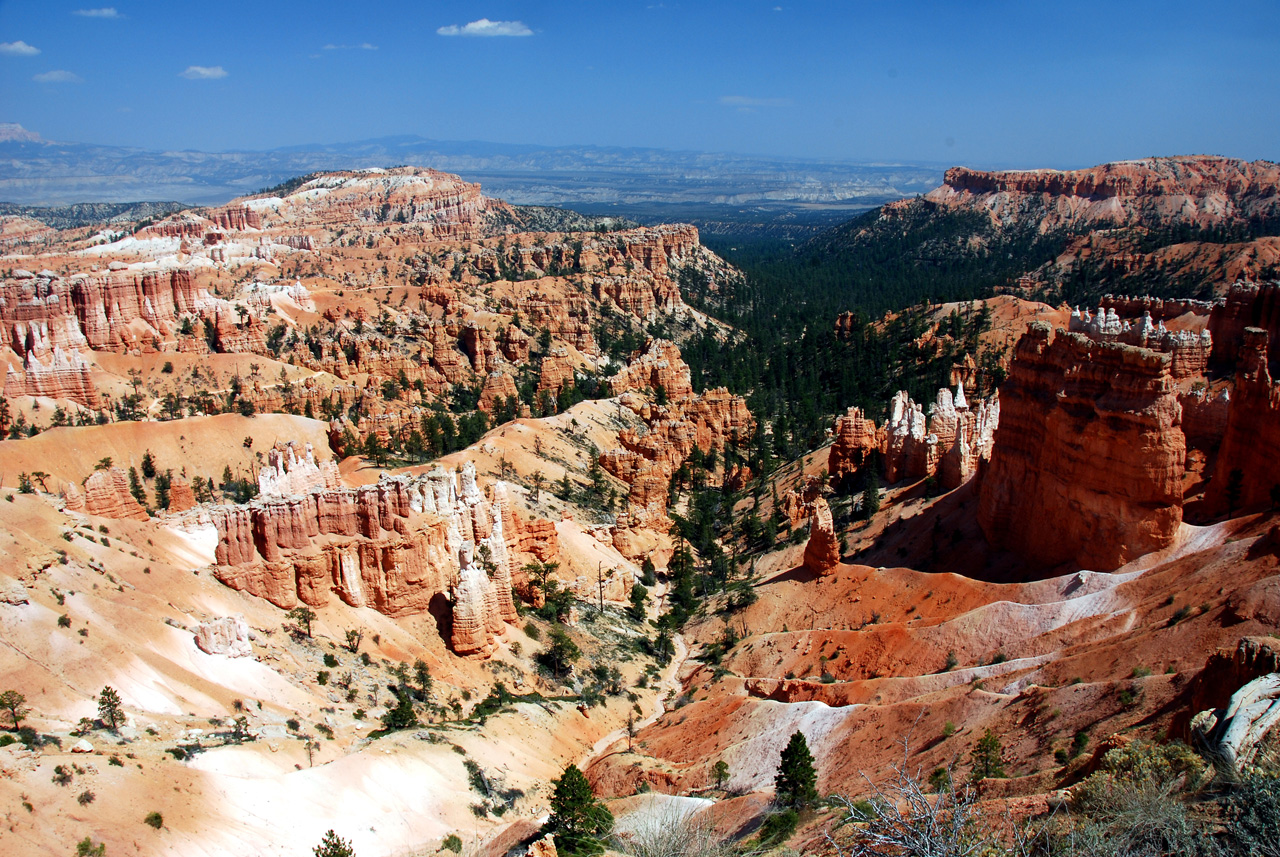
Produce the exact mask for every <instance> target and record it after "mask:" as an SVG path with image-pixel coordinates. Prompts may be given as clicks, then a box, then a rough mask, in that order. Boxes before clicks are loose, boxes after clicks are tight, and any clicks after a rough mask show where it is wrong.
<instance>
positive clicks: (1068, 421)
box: [979, 322, 1186, 571]
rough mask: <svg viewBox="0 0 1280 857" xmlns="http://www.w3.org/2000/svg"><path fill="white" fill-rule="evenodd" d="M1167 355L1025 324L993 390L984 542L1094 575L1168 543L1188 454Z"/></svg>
mask: <svg viewBox="0 0 1280 857" xmlns="http://www.w3.org/2000/svg"><path fill="white" fill-rule="evenodd" d="M1171 363H1172V359H1171V356H1170V355H1169V354H1165V353H1160V352H1156V351H1151V350H1149V349H1145V348H1139V347H1136V346H1131V345H1123V344H1118V343H1108V342H1096V341H1094V340H1091V339H1090V338H1089V337H1087V336H1085V335H1083V334H1081V333H1072V332H1068V331H1063V330H1059V331H1058V333H1057V335H1056V336H1054V335H1053V333H1052V331H1051V330H1050V328H1049V326H1048V325H1047V324H1044V323H1042V322H1037V323H1033V324H1032V325H1031V326H1030V327H1029V328H1028V330H1027V332H1026V334H1024V335H1023V337H1022V338H1021V339H1020V340H1019V341H1018V344H1017V346H1016V348H1015V352H1014V360H1013V363H1012V366H1011V367H1010V374H1009V379H1008V381H1006V383H1005V384H1004V386H1003V387H1002V388H1001V391H1000V397H1001V411H1002V413H1001V421H1000V428H999V430H998V431H997V432H996V436H995V445H994V448H993V450H992V454H991V463H990V466H989V467H988V469H987V470H986V472H985V474H984V476H983V481H982V488H981V495H980V505H979V522H980V524H981V525H982V529H983V531H984V532H985V533H986V536H987V538H988V540H990V541H991V542H992V543H993V544H995V545H997V546H1002V547H1005V548H1008V549H1010V550H1013V551H1015V552H1017V553H1019V554H1021V555H1022V556H1024V557H1025V558H1027V559H1028V560H1030V561H1032V562H1035V563H1038V564H1042V565H1045V566H1054V565H1058V564H1060V563H1066V562H1072V563H1078V564H1080V565H1082V566H1085V567H1088V568H1092V569H1095V570H1099V571H1110V570H1112V569H1114V568H1117V567H1118V566H1120V565H1123V564H1124V563H1125V562H1128V561H1129V560H1131V559H1134V558H1135V557H1137V556H1140V555H1142V554H1145V553H1149V552H1151V551H1154V550H1159V549H1161V548H1164V547H1167V546H1168V545H1169V544H1171V543H1172V541H1173V538H1174V535H1175V534H1176V532H1177V529H1178V526H1179V524H1180V523H1181V521H1182V484H1181V482H1182V474H1183V468H1184V464H1185V455H1186V445H1185V439H1184V437H1183V434H1182V430H1181V428H1180V425H1181V416H1182V414H1181V408H1180V406H1179V405H1178V401H1177V397H1176V391H1175V387H1174V383H1173V377H1172V375H1171Z"/></svg>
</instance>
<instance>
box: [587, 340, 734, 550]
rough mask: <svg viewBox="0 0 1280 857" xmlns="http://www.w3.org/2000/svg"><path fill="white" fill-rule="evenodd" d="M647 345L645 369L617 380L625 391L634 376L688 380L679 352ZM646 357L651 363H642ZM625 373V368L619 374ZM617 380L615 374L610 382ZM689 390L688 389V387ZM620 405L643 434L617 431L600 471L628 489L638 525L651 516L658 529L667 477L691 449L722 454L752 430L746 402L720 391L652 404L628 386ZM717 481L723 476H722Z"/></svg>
mask: <svg viewBox="0 0 1280 857" xmlns="http://www.w3.org/2000/svg"><path fill="white" fill-rule="evenodd" d="M649 345H650V348H648V349H646V351H645V352H644V355H643V356H641V357H640V358H639V360H641V361H642V362H644V363H645V365H646V367H647V368H646V369H644V370H641V371H639V372H637V373H633V374H629V375H628V377H627V379H625V380H623V381H621V382H618V383H619V386H622V387H628V386H629V385H630V384H631V383H633V382H634V381H635V380H636V379H637V378H641V379H646V380H647V379H652V378H653V377H654V375H655V373H659V372H660V373H661V377H666V378H668V379H680V378H685V379H687V378H688V377H689V367H688V365H686V364H685V362H684V360H683V359H681V357H680V352H679V349H677V348H675V346H674V345H671V344H670V343H667V342H664V341H663V340H651V341H650V343H649ZM659 354H660V355H661V357H658V356H657V355H659ZM645 357H653V358H654V359H652V360H648V361H645ZM659 364H661V366H660V365H659ZM629 372H630V370H629V368H628V369H624V370H623V372H622V373H619V374H620V375H622V374H626V373H629ZM616 380H617V376H615V378H614V379H613V381H616ZM613 381H611V383H613ZM643 388H644V389H652V388H651V387H648V386H645V387H643ZM689 388H690V390H691V389H692V385H691V384H690V385H689ZM664 389H665V387H664ZM677 389H682V387H679V386H677ZM621 402H622V404H623V405H625V406H626V407H628V408H630V409H631V410H632V411H634V412H636V413H637V414H639V415H640V417H641V418H642V419H643V420H644V421H645V425H646V431H645V432H643V433H641V432H636V431H631V430H625V431H622V432H619V434H618V441H619V442H620V443H621V444H622V447H621V448H619V449H612V450H606V451H605V452H604V453H602V454H601V455H600V459H599V460H600V466H601V467H603V468H604V469H605V470H607V471H609V472H610V473H612V474H613V475H614V476H616V477H618V478H619V479H621V480H622V481H623V482H625V483H627V484H628V485H629V486H630V489H629V491H628V496H627V499H628V504H629V508H630V512H631V513H632V516H633V517H635V518H636V520H637V521H639V520H644V519H650V518H651V519H652V520H653V521H654V522H655V523H657V524H659V525H661V524H662V522H663V521H665V519H666V505H667V490H668V487H669V485H670V482H671V477H672V475H673V474H674V473H675V472H676V471H677V470H678V469H679V468H680V465H681V464H683V463H684V461H685V460H686V459H687V458H688V457H689V456H690V455H691V454H692V453H693V451H694V449H698V450H700V451H701V452H703V453H709V452H711V451H713V450H716V451H720V450H723V449H724V447H725V444H726V443H733V442H742V441H745V440H746V439H748V438H749V437H750V436H751V434H752V432H753V431H754V429H755V420H754V419H753V418H752V416H751V412H750V411H749V410H747V403H746V400H745V399H743V398H742V397H741V396H735V395H733V394H731V393H730V392H729V391H728V390H726V389H724V388H718V389H715V390H707V391H705V392H703V393H701V394H698V395H695V394H693V393H692V392H688V393H686V394H684V395H683V396H682V397H681V398H679V399H678V400H671V401H668V403H667V404H666V405H658V404H655V403H652V402H650V401H649V400H648V399H646V398H644V397H642V396H639V395H636V394H635V392H634V388H631V389H629V390H628V392H626V393H624V394H623V395H622V397H621ZM719 478H723V473H721V474H719Z"/></svg>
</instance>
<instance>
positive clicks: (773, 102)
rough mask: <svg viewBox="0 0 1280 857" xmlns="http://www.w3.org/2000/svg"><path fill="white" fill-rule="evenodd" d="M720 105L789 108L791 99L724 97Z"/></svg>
mask: <svg viewBox="0 0 1280 857" xmlns="http://www.w3.org/2000/svg"><path fill="white" fill-rule="evenodd" d="M720 103H721V104H723V105H725V106H727V107H743V108H752V107H789V106H790V105H791V99H789V98H751V97H750V96H746V95H722V96H720Z"/></svg>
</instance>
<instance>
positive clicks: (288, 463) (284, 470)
mask: <svg viewBox="0 0 1280 857" xmlns="http://www.w3.org/2000/svg"><path fill="white" fill-rule="evenodd" d="M339 481H340V477H339V475H338V465H337V464H335V463H334V462H333V461H325V462H322V463H320V464H316V456H315V450H314V449H312V448H311V444H309V443H308V444H306V446H305V447H304V448H303V450H302V456H301V457H299V456H298V448H297V444H295V443H294V442H293V441H289V442H287V443H277V444H275V445H274V446H273V447H272V448H271V449H270V450H269V451H268V452H267V463H266V465H264V466H263V468H262V469H261V470H259V471H258V494H259V496H272V495H280V496H283V495H288V494H305V493H307V492H309V491H312V490H315V489H320V488H337V487H338V484H339ZM188 490H189V489H188ZM171 502H172V500H171Z"/></svg>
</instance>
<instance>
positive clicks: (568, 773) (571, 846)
mask: <svg viewBox="0 0 1280 857" xmlns="http://www.w3.org/2000/svg"><path fill="white" fill-rule="evenodd" d="M553 785H554V793H553V794H552V796H551V817H550V818H549V819H547V824H546V826H545V827H544V828H543V831H544V832H546V833H550V834H552V835H553V836H554V837H555V841H556V850H557V852H559V853H560V854H565V855H568V857H576V855H579V854H599V853H600V852H602V851H604V843H603V842H602V841H601V837H603V836H604V835H605V834H607V833H608V832H609V831H610V830H611V829H612V828H613V814H612V813H610V812H609V810H607V809H606V808H605V807H604V805H603V804H602V803H600V801H598V800H596V796H595V795H594V794H593V793H592V792H591V784H590V783H588V782H587V778H586V776H585V775H584V774H583V773H582V771H580V770H578V768H577V766H576V765H569V766H568V767H567V768H565V769H564V773H563V774H562V775H561V776H560V779H558V780H556V781H555V783H554V784H553Z"/></svg>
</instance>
